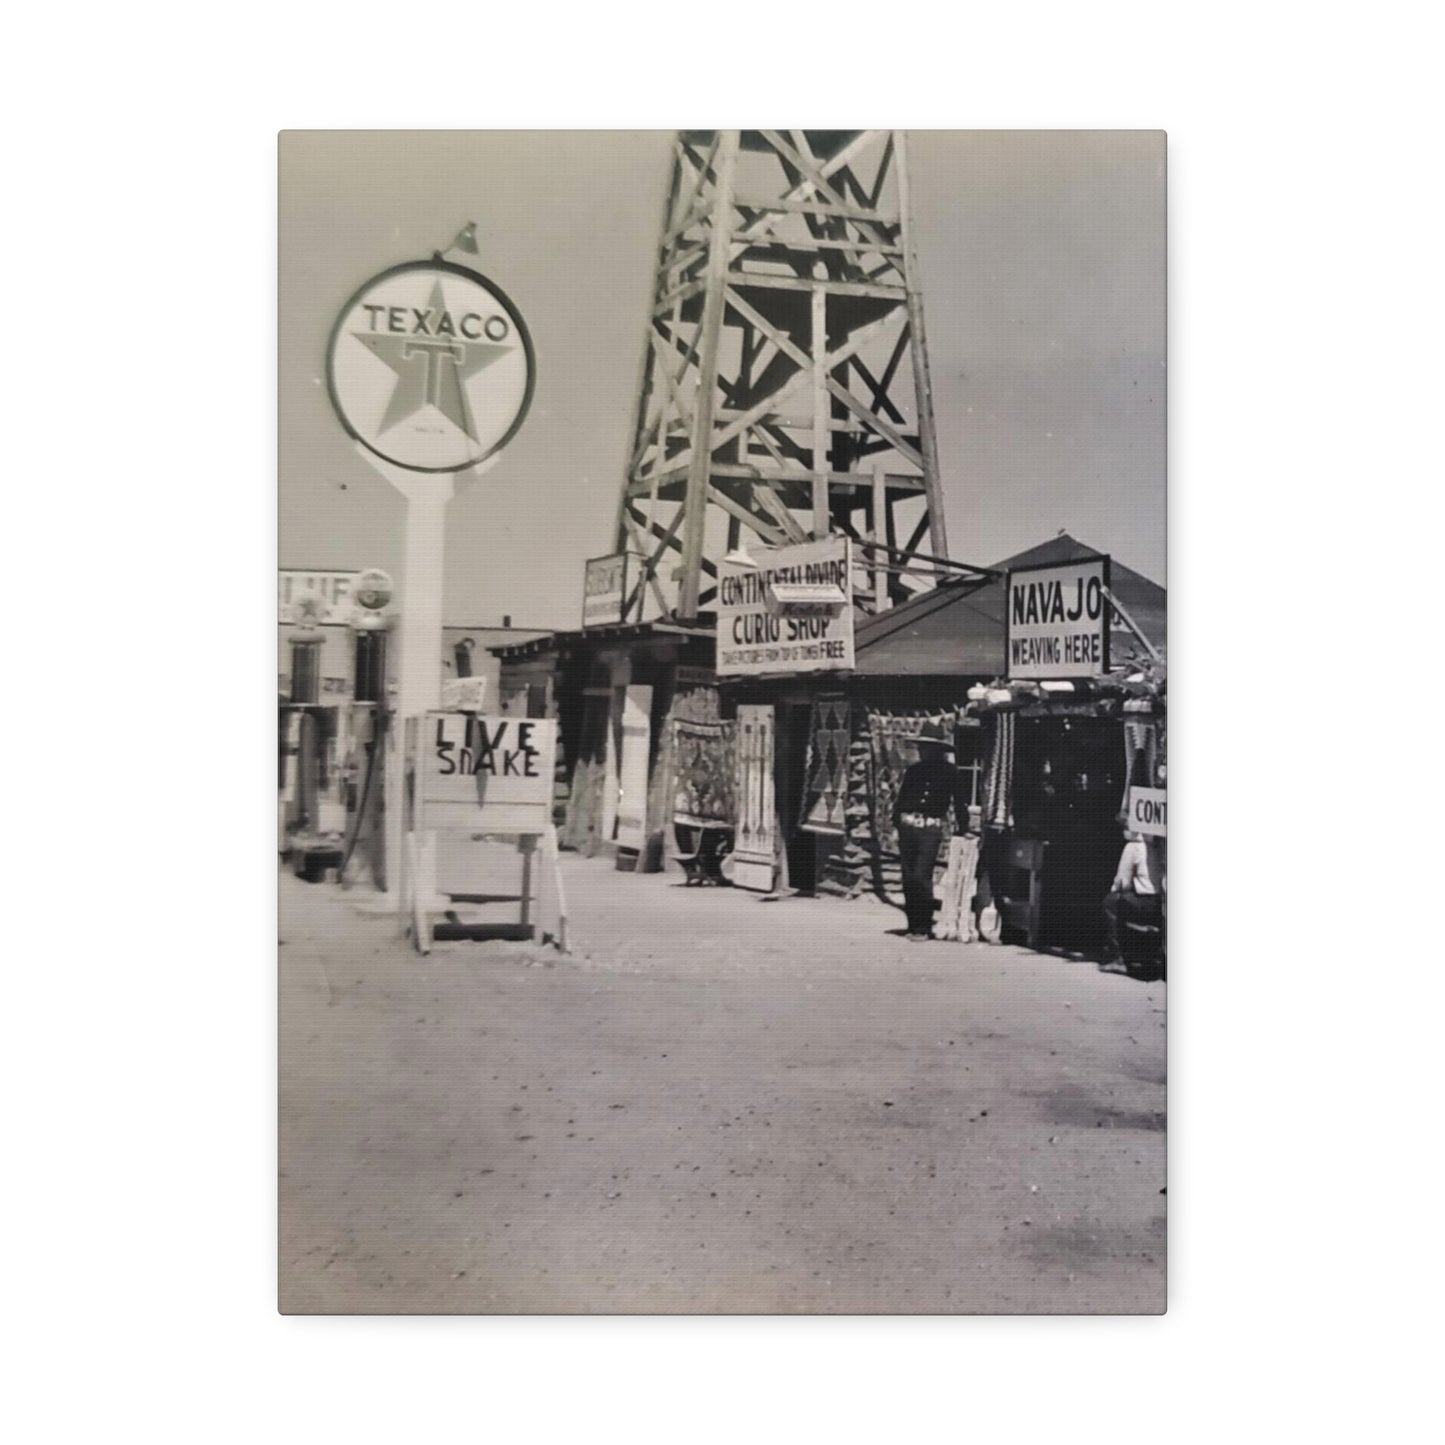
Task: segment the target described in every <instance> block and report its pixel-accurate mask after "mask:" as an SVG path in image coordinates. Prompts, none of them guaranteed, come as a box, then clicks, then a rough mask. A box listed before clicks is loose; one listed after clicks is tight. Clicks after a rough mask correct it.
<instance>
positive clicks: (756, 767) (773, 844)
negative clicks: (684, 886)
mask: <svg viewBox="0 0 1445 1445" xmlns="http://www.w3.org/2000/svg"><path fill="white" fill-rule="evenodd" d="M773 729H774V719H773V709H772V705H771V704H769V703H764V704H754V703H743V704H740V705H739V706H738V718H737V734H736V736H737V782H736V784H735V787H734V793H735V795H736V799H737V804H736V806H737V815H738V821H737V828H736V831H735V833H734V838H733V854H732V868H733V875H732V881H733V882H734V883H735V884H736V885H737V886H738V887H739V888H752V889H756V890H757V891H758V892H760V893H766V892H768V891H769V890H770V889H771V888H772V886H773V872H774V867H773V863H774V854H775V852H776V849H777V841H778V818H777V805H776V799H775V797H774V793H773Z"/></svg>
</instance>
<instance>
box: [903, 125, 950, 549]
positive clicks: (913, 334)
mask: <svg viewBox="0 0 1445 1445" xmlns="http://www.w3.org/2000/svg"><path fill="white" fill-rule="evenodd" d="M897 151H898V155H897V162H896V164H897V168H898V215H899V218H900V222H901V224H902V228H903V249H904V251H905V252H906V253H907V259H906V260H905V262H904V267H905V270H904V274H905V275H906V276H907V277H908V334H909V342H910V344H911V346H912V361H913V388H914V391H915V393H916V396H917V407H918V439H919V444H920V446H921V448H922V451H923V465H922V470H923V476H924V480H925V481H926V482H927V484H928V524H929V530H930V534H931V535H930V539H929V540H930V541H931V542H932V544H933V550H934V552H936V553H937V554H938V555H939V556H940V557H946V556H948V528H947V527H946V526H945V525H944V521H943V492H942V488H941V486H940V483H939V471H938V437H937V434H936V433H935V431H934V425H933V384H932V382H931V380H930V378H929V375H928V346H927V343H926V339H925V337H924V331H923V296H922V293H921V292H920V291H919V289H918V252H917V250H916V248H915V246H914V243H913V221H912V216H911V214H910V208H911V206H912V199H911V194H910V191H909V185H908V147H907V138H906V137H905V136H904V134H903V132H902V131H899V132H898V136H897Z"/></svg>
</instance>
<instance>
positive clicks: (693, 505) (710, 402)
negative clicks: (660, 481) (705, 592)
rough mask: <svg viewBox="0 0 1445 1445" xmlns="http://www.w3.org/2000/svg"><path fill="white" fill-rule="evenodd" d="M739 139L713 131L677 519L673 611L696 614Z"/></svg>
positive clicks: (686, 616)
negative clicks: (687, 448) (683, 486)
mask: <svg viewBox="0 0 1445 1445" xmlns="http://www.w3.org/2000/svg"><path fill="white" fill-rule="evenodd" d="M740 142H741V137H740V135H739V133H738V132H737V131H735V130H730V131H724V132H721V133H720V135H719V137H718V149H717V160H716V162H715V165H716V172H715V175H716V180H715V184H714V186H713V192H712V236H711V239H710V242H709V247H708V260H707V281H708V290H707V293H706V295H705V297H704V299H703V314H702V335H701V338H700V340H699V342H698V388H697V403H696V406H695V407H694V409H693V425H692V455H691V457H690V459H689V465H688V474H687V499H686V501H685V503H684V510H685V513H686V516H685V520H684V522H683V547H682V587H681V589H680V590H679V593H678V607H677V612H678V616H679V617H682V618H684V619H687V620H689V621H690V620H691V619H692V618H694V617H696V616H697V594H698V573H699V570H700V568H701V564H702V561H703V555H702V548H703V538H704V535H705V532H704V526H705V522H706V514H707V507H706V499H707V486H708V466H709V464H710V463H711V461H712V453H713V451H714V449H715V447H716V445H717V443H710V440H709V439H710V438H711V436H712V432H713V420H712V409H713V407H714V406H715V405H716V404H717V371H718V342H719V340H720V339H721V336H722V324H723V311H724V310H725V308H726V305H727V287H726V277H727V269H728V254H729V241H730V238H731V234H732V215H733V180H734V177H735V174H736V170H737V158H738V149H739V145H740Z"/></svg>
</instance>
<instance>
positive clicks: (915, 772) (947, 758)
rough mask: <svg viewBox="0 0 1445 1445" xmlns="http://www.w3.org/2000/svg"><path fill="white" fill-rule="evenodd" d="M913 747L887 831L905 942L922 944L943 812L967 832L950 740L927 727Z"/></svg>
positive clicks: (929, 921)
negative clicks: (898, 870)
mask: <svg viewBox="0 0 1445 1445" xmlns="http://www.w3.org/2000/svg"><path fill="white" fill-rule="evenodd" d="M914 741H915V742H916V743H917V744H918V761H917V762H916V763H914V764H913V766H912V767H910V768H909V769H908V771H907V772H906V773H904V775H903V782H902V784H901V785H900V786H899V789H898V800H897V802H896V803H894V805H893V825H894V827H895V828H897V830H898V852H899V857H900V860H901V862H902V865H903V904H904V911H905V912H906V913H907V915H908V937H909V938H910V939H911V940H912V941H913V942H915V943H922V942H924V941H926V940H927V939H929V938H931V937H932V936H933V870H934V867H935V866H936V865H937V863H938V851H939V849H940V848H942V846H943V839H944V837H945V835H946V833H947V831H948V811H949V807H950V805H952V808H953V816H954V820H955V824H956V826H957V827H958V829H959V830H960V831H962V830H963V829H965V828H966V827H967V826H968V795H967V794H966V793H965V792H964V785H963V774H962V773H960V772H959V771H958V769H957V768H956V767H954V765H953V739H952V738H951V737H949V736H948V735H947V734H946V733H945V732H944V731H943V729H942V728H941V727H938V726H936V725H934V724H932V723H930V724H927V725H925V727H924V728H923V730H922V732H920V733H919V734H918V736H917V737H916V738H915V739H914Z"/></svg>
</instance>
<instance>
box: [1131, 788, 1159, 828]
mask: <svg viewBox="0 0 1445 1445" xmlns="http://www.w3.org/2000/svg"><path fill="white" fill-rule="evenodd" d="M1126 826H1127V827H1128V829H1129V830H1130V832H1133V833H1142V834H1143V835H1144V836H1145V837H1146V838H1166V837H1168V830H1167V828H1166V812H1165V795H1164V789H1163V788H1130V789H1129V821H1128V823H1127V824H1126Z"/></svg>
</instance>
